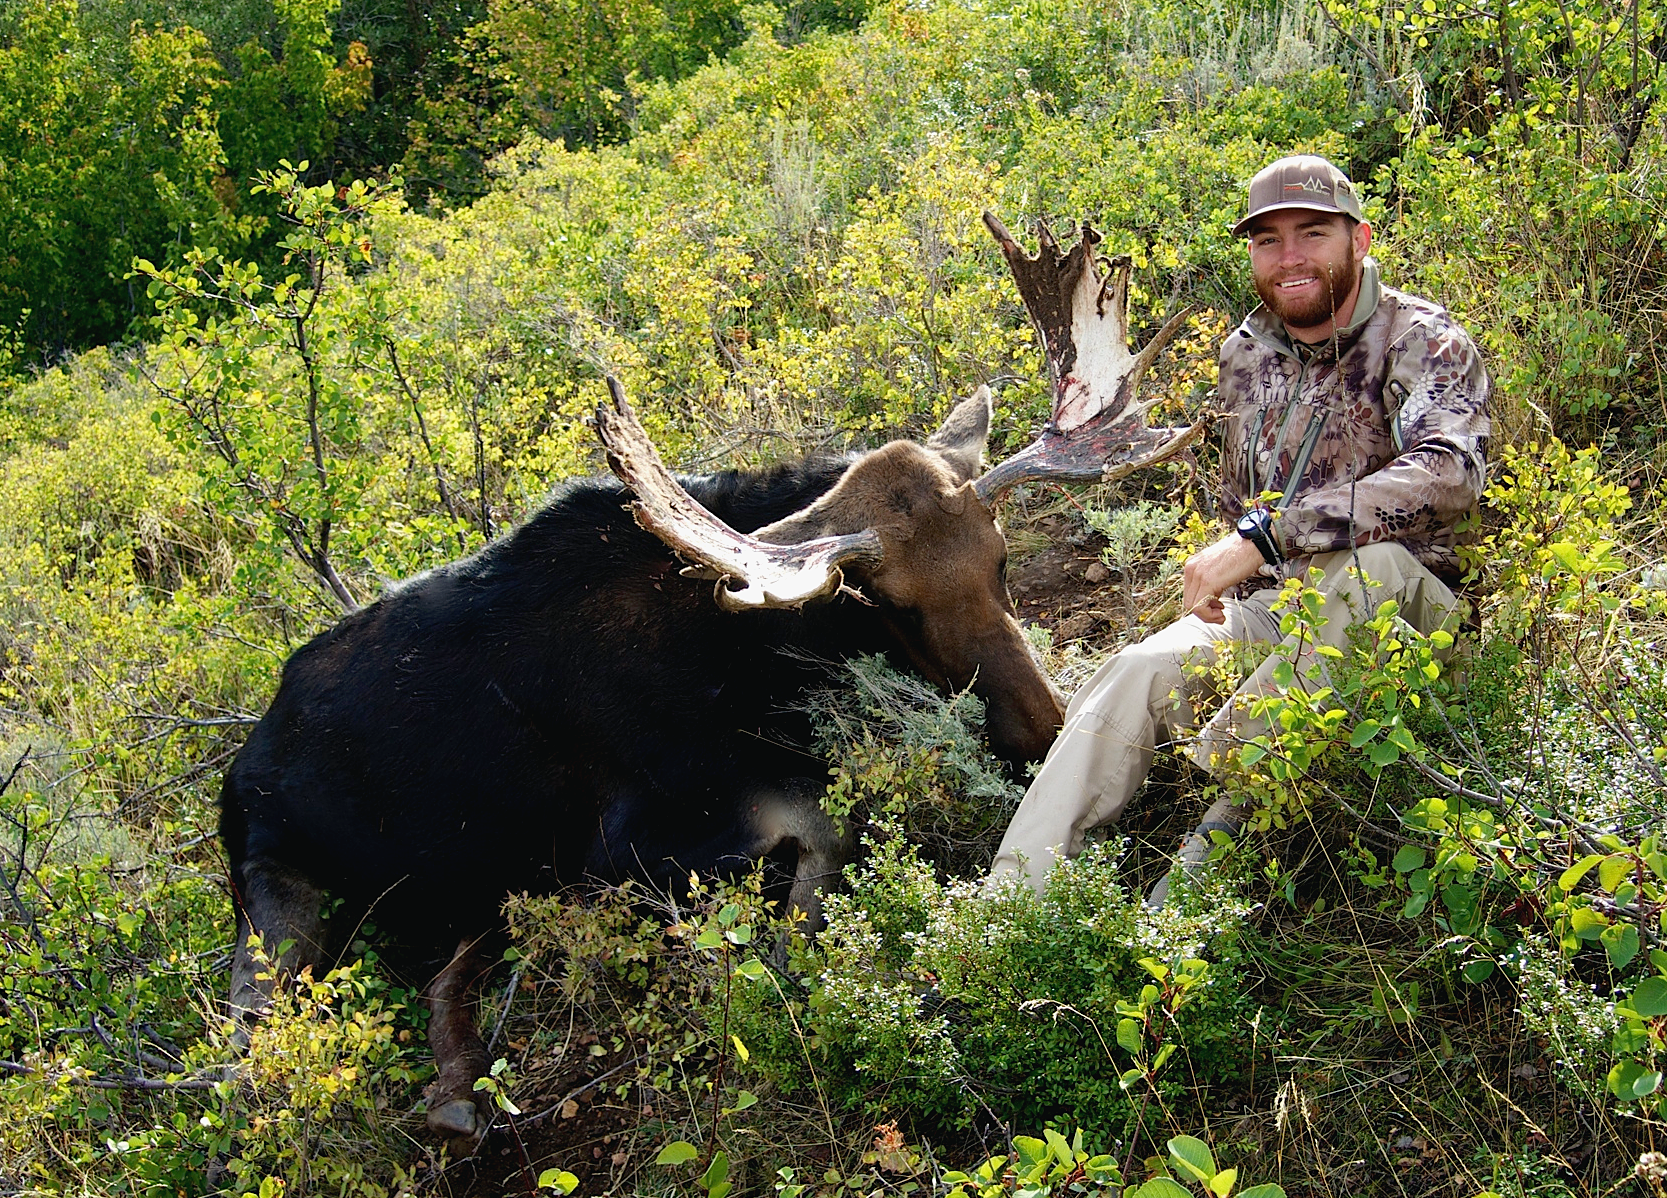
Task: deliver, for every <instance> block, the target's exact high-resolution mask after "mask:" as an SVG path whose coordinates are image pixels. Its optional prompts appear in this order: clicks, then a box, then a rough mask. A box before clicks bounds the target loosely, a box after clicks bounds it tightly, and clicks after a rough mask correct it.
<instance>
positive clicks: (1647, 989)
mask: <svg viewBox="0 0 1667 1198" xmlns="http://www.w3.org/2000/svg"><path fill="white" fill-rule="evenodd" d="M1632 1009H1633V1010H1634V1011H1637V1012H1638V1013H1639V1014H1640V1015H1642V1016H1643V1017H1644V1018H1645V1019H1656V1018H1659V1017H1660V1016H1662V1015H1667V978H1645V979H1644V980H1643V981H1641V982H1639V983H1638V989H1636V990H1634V991H1633V992H1632Z"/></svg>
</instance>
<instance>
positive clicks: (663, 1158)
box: [654, 1140, 700, 1165]
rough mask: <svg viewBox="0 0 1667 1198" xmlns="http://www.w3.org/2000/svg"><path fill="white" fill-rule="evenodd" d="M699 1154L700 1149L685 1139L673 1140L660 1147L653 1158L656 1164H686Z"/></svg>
mask: <svg viewBox="0 0 1667 1198" xmlns="http://www.w3.org/2000/svg"><path fill="white" fill-rule="evenodd" d="M699 1155H700V1149H698V1148H696V1147H695V1146H694V1145H693V1144H691V1143H689V1141H687V1140H673V1141H672V1142H671V1143H670V1144H667V1145H666V1146H665V1147H664V1148H662V1149H660V1155H658V1156H656V1157H655V1158H654V1163H655V1164H656V1165H686V1164H688V1163H689V1162H690V1161H692V1160H694V1159H695V1158H696V1157H698V1156H699Z"/></svg>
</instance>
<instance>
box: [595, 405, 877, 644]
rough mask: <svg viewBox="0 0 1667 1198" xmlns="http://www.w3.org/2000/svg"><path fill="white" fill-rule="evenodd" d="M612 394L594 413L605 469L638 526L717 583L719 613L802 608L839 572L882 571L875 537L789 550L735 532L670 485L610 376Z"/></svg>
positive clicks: (833, 586)
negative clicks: (626, 496) (624, 492)
mask: <svg viewBox="0 0 1667 1198" xmlns="http://www.w3.org/2000/svg"><path fill="white" fill-rule="evenodd" d="M608 392H609V394H610V395H611V396H612V397H613V403H612V405H609V404H605V403H603V404H598V405H597V407H596V432H597V435H598V436H599V437H601V439H602V444H603V445H604V446H605V447H606V448H607V451H608V466H609V467H610V468H611V469H612V470H613V472H614V473H615V474H617V475H618V476H619V478H620V481H621V482H623V483H624V484H625V485H626V486H628V487H630V488H631V490H632V491H634V492H635V493H636V496H637V498H636V501H635V502H634V503H633V504H632V505H631V508H632V511H633V513H634V514H635V516H636V518H637V523H638V524H640V525H641V526H642V527H643V528H644V529H645V530H646V531H648V532H651V533H653V534H654V535H655V536H657V537H659V538H660V540H662V541H664V542H665V543H666V545H667V546H668V547H669V548H670V549H671V550H672V552H673V553H676V554H677V555H678V556H679V557H681V558H683V559H684V560H685V561H688V562H691V563H694V564H695V565H697V566H700V567H704V568H706V569H709V570H712V571H714V572H715V573H716V574H717V575H718V584H717V592H716V594H717V600H718V604H719V606H721V607H723V608H724V609H726V610H728V611H746V610H748V609H751V608H758V607H800V606H802V605H804V604H806V603H808V602H810V601H811V600H812V599H820V598H822V597H823V596H826V595H831V594H833V593H834V592H835V591H837V590H839V587H840V584H841V583H842V582H843V575H842V574H841V572H840V567H841V566H844V565H851V564H854V563H862V564H865V565H869V566H877V565H879V564H880V561H881V559H882V557H883V556H884V552H883V550H882V549H881V546H880V535H879V534H878V533H877V532H875V531H874V530H873V529H864V530H863V531H861V532H856V533H851V534H849V535H846V536H837V537H818V538H817V539H815V540H812V541H801V542H799V543H798V544H791V545H776V544H771V543H770V542H767V541H761V540H759V539H758V538H757V537H752V536H748V535H747V534H746V533H741V532H736V531H735V530H734V529H733V528H731V527H730V526H729V525H727V524H725V523H724V522H723V521H722V520H720V519H718V518H717V517H716V516H714V515H713V514H712V513H711V512H709V511H707V510H706V509H705V508H704V507H702V506H701V504H700V503H699V502H698V501H697V500H696V499H695V498H694V497H693V496H692V495H690V494H689V493H688V492H687V491H685V490H684V489H683V487H682V485H681V484H679V483H678V481H677V480H676V479H675V478H673V477H672V475H671V472H670V471H669V470H667V469H666V465H665V463H664V462H663V461H661V460H660V452H659V450H657V449H655V448H654V443H653V442H652V441H650V440H649V439H648V434H647V433H646V432H645V431H644V430H643V427H642V425H641V424H639V423H638V422H637V417H636V414H635V413H634V412H632V411H631V405H630V404H629V403H627V402H626V399H625V389H624V388H623V387H621V386H620V385H619V381H618V380H617V379H615V378H613V377H611V376H610V377H609V379H608ZM732 583H740V584H742V585H741V586H740V587H739V588H736V587H733V586H732V585H731V584H732Z"/></svg>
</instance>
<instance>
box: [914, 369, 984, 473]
mask: <svg viewBox="0 0 1667 1198" xmlns="http://www.w3.org/2000/svg"><path fill="white" fill-rule="evenodd" d="M989 438H990V389H989V388H988V387H979V388H978V390H977V391H974V392H973V393H972V397H971V398H970V399H963V400H962V401H961V402H960V403H958V404H956V405H955V410H954V411H953V412H951V413H950V414H949V418H948V419H946V420H945V421H944V422H943V427H942V428H940V429H938V431H937V432H935V433H933V434H932V435H931V436H930V437H929V438H927V441H926V448H928V449H930V450H934V451H935V452H936V453H937V454H938V456H939V457H941V458H943V460H944V462H945V463H946V464H947V465H948V466H949V468H950V469H951V470H953V471H954V472H955V479H956V481H957V482H963V483H964V482H966V481H968V480H969V479H974V478H977V477H978V476H979V475H980V474H981V473H983V470H984V465H983V463H984V443H985V442H986V441H988V440H989Z"/></svg>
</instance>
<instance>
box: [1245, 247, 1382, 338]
mask: <svg viewBox="0 0 1667 1198" xmlns="http://www.w3.org/2000/svg"><path fill="white" fill-rule="evenodd" d="M1359 261H1360V260H1359V259H1358V258H1356V257H1355V256H1354V242H1353V240H1350V241H1349V242H1347V243H1346V244H1345V245H1344V247H1343V260H1342V261H1341V262H1333V263H1331V264H1330V267H1331V269H1330V278H1329V280H1328V278H1327V270H1326V267H1325V266H1324V265H1321V267H1320V268H1319V276H1320V287H1319V294H1318V295H1315V296H1312V297H1311V298H1309V299H1306V300H1300V299H1292V298H1291V297H1289V296H1287V295H1286V294H1284V293H1283V292H1282V291H1280V290H1279V281H1278V280H1274V281H1272V282H1264V281H1263V280H1262V279H1261V278H1256V279H1254V280H1253V281H1254V282H1255V284H1256V294H1257V295H1259V296H1261V297H1262V302H1263V303H1264V304H1266V305H1267V307H1268V311H1270V312H1272V313H1273V314H1274V315H1275V316H1277V317H1279V319H1280V320H1282V321H1284V322H1285V323H1286V324H1287V325H1289V326H1290V327H1291V328H1294V329H1311V328H1314V327H1316V326H1317V325H1322V324H1324V323H1326V322H1327V321H1328V320H1330V319H1331V317H1332V315H1333V313H1335V312H1336V311H1337V309H1338V308H1340V307H1342V306H1343V304H1345V303H1346V302H1348V298H1349V295H1350V293H1351V292H1353V290H1354V286H1355V277H1356V276H1357V275H1358V274H1359ZM1328 281H1329V283H1330V286H1327V283H1328Z"/></svg>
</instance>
